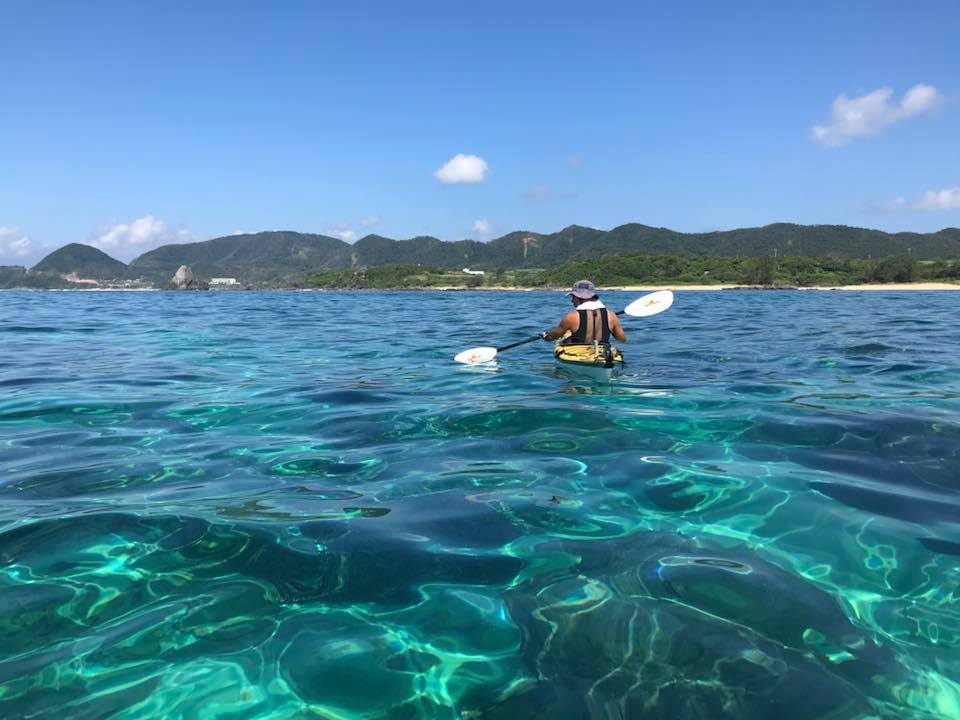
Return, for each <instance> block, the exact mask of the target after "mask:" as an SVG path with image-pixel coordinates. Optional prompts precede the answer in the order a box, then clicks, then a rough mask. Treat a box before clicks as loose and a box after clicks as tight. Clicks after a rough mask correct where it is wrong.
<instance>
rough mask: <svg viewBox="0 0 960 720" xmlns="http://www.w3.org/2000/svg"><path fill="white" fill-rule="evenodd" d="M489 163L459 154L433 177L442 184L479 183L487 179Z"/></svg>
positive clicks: (480, 158) (472, 156)
mask: <svg viewBox="0 0 960 720" xmlns="http://www.w3.org/2000/svg"><path fill="white" fill-rule="evenodd" d="M487 169H488V168H487V161H486V160H484V159H483V158H482V157H477V156H476V155H464V154H463V153H457V154H456V155H454V156H453V157H452V158H450V159H449V160H447V162H446V163H445V164H444V166H443V167H442V168H440V169H439V170H437V171H436V172H435V173H434V174H433V176H434V177H435V178H436V179H437V180H439V181H440V182H442V183H446V184H448V185H449V184H452V183H478V182H483V181H484V180H485V179H486V177H487Z"/></svg>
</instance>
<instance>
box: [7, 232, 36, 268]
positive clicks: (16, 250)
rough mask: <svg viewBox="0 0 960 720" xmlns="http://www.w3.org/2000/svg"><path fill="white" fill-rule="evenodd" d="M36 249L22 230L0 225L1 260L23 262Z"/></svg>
mask: <svg viewBox="0 0 960 720" xmlns="http://www.w3.org/2000/svg"><path fill="white" fill-rule="evenodd" d="M35 248H36V246H35V244H34V242H33V241H32V240H31V239H30V238H29V237H27V236H26V235H25V234H24V233H22V232H20V228H18V227H11V226H8V225H0V259H2V258H4V257H8V258H14V259H18V260H21V261H22V259H23V258H24V257H25V256H27V255H29V254H30V253H31V251H33V250H34V249H35ZM0 264H2V263H0Z"/></svg>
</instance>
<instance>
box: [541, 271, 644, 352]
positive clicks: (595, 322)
mask: <svg viewBox="0 0 960 720" xmlns="http://www.w3.org/2000/svg"><path fill="white" fill-rule="evenodd" d="M568 294H569V296H570V300H571V301H572V302H573V306H574V308H576V309H575V310H573V311H571V312H568V313H567V314H566V315H564V316H563V319H562V320H561V321H560V323H559V324H558V325H557V326H556V327H555V328H553V329H552V330H547V331H545V332H542V333H540V337H541V338H543V339H544V340H557V339H560V338H563V340H562V342H563V344H564V345H587V344H590V345H592V344H593V343H594V342H596V343H599V344H601V345H609V344H610V336H611V335H613V337H615V338H616V339H617V340H618V341H619V342H626V341H627V336H626V334H625V333H624V332H623V328H622V327H621V326H620V320H619V319H618V318H617V314H616V313H614V312H612V311H610V310H607V308H606V306H605V305H604V304H603V303H602V302H601V301H600V297H599V296H598V295H597V290H596V288H595V287H594V286H593V283H592V282H590V281H589V280H578V281H577V282H575V283H574V284H573V289H572V290H571V291H570V292H569V293H568ZM568 332H569V333H570V336H569V337H564V336H565V335H567V333H568Z"/></svg>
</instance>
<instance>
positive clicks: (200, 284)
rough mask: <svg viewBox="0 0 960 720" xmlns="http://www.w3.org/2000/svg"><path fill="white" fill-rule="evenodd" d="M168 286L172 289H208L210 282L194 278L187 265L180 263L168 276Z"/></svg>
mask: <svg viewBox="0 0 960 720" xmlns="http://www.w3.org/2000/svg"><path fill="white" fill-rule="evenodd" d="M170 287H171V288H173V289H174V290H209V289H210V284H209V283H207V282H205V281H203V280H200V279H199V278H195V277H194V276H193V272H192V271H191V270H190V268H189V267H187V266H186V265H181V266H180V267H179V268H178V269H177V272H176V273H175V274H174V276H173V277H172V278H170Z"/></svg>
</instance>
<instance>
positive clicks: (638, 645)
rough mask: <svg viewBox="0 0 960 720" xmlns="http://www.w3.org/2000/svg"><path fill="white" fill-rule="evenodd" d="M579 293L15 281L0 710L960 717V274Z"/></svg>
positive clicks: (0, 310)
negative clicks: (855, 287)
mask: <svg viewBox="0 0 960 720" xmlns="http://www.w3.org/2000/svg"><path fill="white" fill-rule="evenodd" d="M635 297H637V295H636V294H628V293H610V294H607V295H606V296H605V299H606V300H607V301H608V304H609V305H610V306H612V307H622V306H623V305H625V304H626V303H627V302H629V301H630V300H632V299H634V298H635ZM566 309H567V301H566V298H565V297H564V296H563V295H562V294H559V293H507V294H494V293H489V292H488V293H415V292H406V293H375V292H364V293H338V294H334V293H279V292H278V293H222V294H215V293H195V294H194V293H183V294H175V293H17V292H7V293H0V571H2V572H0V717H3V718H106V717H111V718H146V717H156V718H175V717H183V718H231V719H234V718H276V719H279V718H380V717H384V718H386V717H390V718H496V719H500V718H510V719H512V718H527V717H543V718H671V719H672V718H716V717H731V718H770V717H777V718H778V719H780V720H783V719H786V718H831V719H839V718H861V717H875V718H931V719H933V718H945V717H960V492H958V491H960V325H958V323H957V317H958V312H960V294H951V293H935V292H934V293H927V292H911V293H895V292H889V293H887V292H884V293H856V292H833V293H831V292H762V293H761V292H719V293H717V292H715V293H679V294H678V295H677V300H676V303H675V305H674V307H673V308H672V309H671V310H669V311H668V312H666V313H664V314H662V315H658V316H655V317H652V318H648V319H643V320H639V319H628V320H626V322H625V327H626V330H627V332H628V334H629V335H630V342H629V343H628V344H626V345H625V346H624V350H625V354H626V358H627V363H628V364H627V368H626V371H625V373H624V375H623V376H622V377H620V378H619V379H617V380H616V381H614V382H613V383H610V384H595V383H591V382H590V381H589V380H582V379H577V378H576V377H573V376H567V375H563V374H560V371H558V370H556V369H555V368H554V366H553V362H552V359H551V357H550V354H549V352H548V350H549V348H548V346H547V345H546V344H544V343H534V344H530V345H525V346H523V347H519V348H516V349H514V350H511V351H509V352H508V353H503V354H502V355H501V356H500V357H499V358H498V361H497V363H496V364H495V365H492V366H489V367H467V366H461V365H457V364H455V363H453V362H452V361H451V357H452V356H453V355H454V354H455V353H456V352H458V351H460V350H463V349H466V348H468V347H471V346H473V345H482V344H488V343H490V344H504V343H506V342H510V341H513V340H517V339H521V338H523V337H525V336H528V335H532V334H534V333H535V332H537V331H538V330H540V329H543V328H544V327H548V326H550V325H552V324H553V323H554V322H555V321H556V320H557V319H559V316H560V314H561V313H562V312H563V311H565V310H566ZM531 319H533V320H531ZM488 328H492V330H488Z"/></svg>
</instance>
